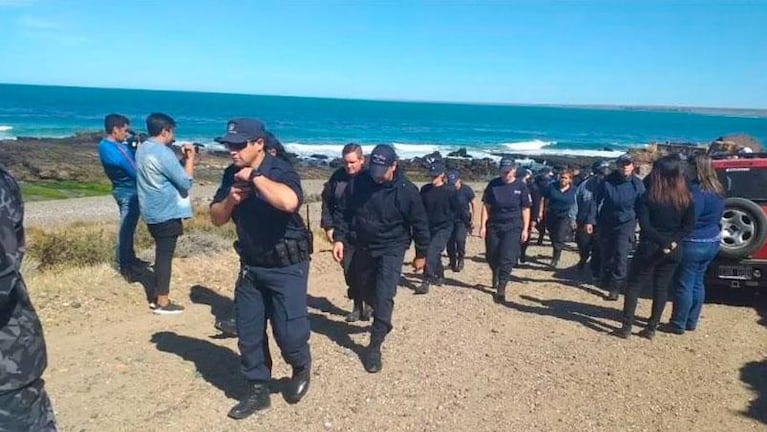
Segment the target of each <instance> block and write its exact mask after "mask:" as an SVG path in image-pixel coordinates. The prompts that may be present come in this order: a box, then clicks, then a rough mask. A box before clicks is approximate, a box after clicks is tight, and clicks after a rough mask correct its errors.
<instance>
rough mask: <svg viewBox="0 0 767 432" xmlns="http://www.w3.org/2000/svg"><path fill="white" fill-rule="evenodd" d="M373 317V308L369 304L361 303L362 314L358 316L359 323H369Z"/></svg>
mask: <svg viewBox="0 0 767 432" xmlns="http://www.w3.org/2000/svg"><path fill="white" fill-rule="evenodd" d="M372 316H373V308H372V307H371V306H370V305H369V304H365V303H362V314H360V320H361V321H370V318H371V317H372Z"/></svg>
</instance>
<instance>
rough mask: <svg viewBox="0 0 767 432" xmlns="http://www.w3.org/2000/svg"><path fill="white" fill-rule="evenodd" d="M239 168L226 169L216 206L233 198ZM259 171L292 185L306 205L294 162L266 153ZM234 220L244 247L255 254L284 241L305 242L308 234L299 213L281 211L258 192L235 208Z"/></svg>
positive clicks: (216, 196) (240, 244)
mask: <svg viewBox="0 0 767 432" xmlns="http://www.w3.org/2000/svg"><path fill="white" fill-rule="evenodd" d="M238 169H239V168H238V167H236V166H234V165H230V166H229V167H227V168H226V170H225V171H224V176H223V178H222V179H221V186H220V187H219V188H218V190H217V191H216V195H215V197H214V198H213V203H214V204H215V203H217V202H221V201H223V200H225V199H226V197H227V195H229V190H230V189H231V187H232V185H233V184H234V174H235V173H236V172H237V170H238ZM259 171H261V172H262V173H263V175H264V177H266V178H268V179H270V180H274V181H276V182H279V183H282V184H284V185H286V186H288V187H289V188H290V189H292V190H293V192H295V193H296V195H298V203H299V206H300V205H301V204H302V203H303V201H304V193H303V190H302V189H301V179H300V178H299V177H298V174H297V173H296V172H295V170H293V167H292V166H291V165H290V163H288V162H286V161H284V160H282V159H278V158H275V157H273V156H271V155H270V154H266V157H265V158H264V160H263V161H262V162H261V166H260V167H259ZM232 220H233V221H234V224H235V226H236V227H237V240H238V242H239V246H240V248H242V250H243V251H244V252H246V253H248V254H252V255H257V254H261V253H265V252H268V251H270V250H272V248H274V245H275V244H277V242H279V241H281V240H283V239H293V240H303V239H306V238H307V235H308V233H307V229H306V226H305V225H304V221H303V219H302V218H301V215H300V214H299V212H298V210H296V211H295V212H292V213H287V212H284V211H282V210H278V209H276V208H274V207H272V206H271V205H270V204H269V203H267V202H266V201H264V199H263V198H262V197H261V195H260V194H259V193H257V192H256V193H253V192H251V195H250V196H248V198H246V199H245V200H244V201H243V202H241V203H240V204H239V205H238V206H236V207H235V208H234V210H233V211H232Z"/></svg>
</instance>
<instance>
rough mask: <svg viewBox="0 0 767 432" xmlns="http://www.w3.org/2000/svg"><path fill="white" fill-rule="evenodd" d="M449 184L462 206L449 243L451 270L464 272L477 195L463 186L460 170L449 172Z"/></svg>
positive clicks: (448, 251) (466, 186)
mask: <svg viewBox="0 0 767 432" xmlns="http://www.w3.org/2000/svg"><path fill="white" fill-rule="evenodd" d="M447 184H449V185H451V186H454V187H455V190H456V192H457V198H458V203H459V206H460V212H459V213H458V214H457V215H456V218H455V221H454V222H453V231H452V232H451V233H450V238H449V239H448V241H447V256H448V258H449V259H450V268H451V269H452V270H453V271H454V272H459V271H461V270H463V257H464V256H465V255H466V236H467V235H468V233H469V232H471V230H472V220H473V217H474V196H475V195H474V190H472V188H471V187H469V185H466V184H463V181H462V180H461V173H460V172H459V171H458V170H450V171H448V172H447Z"/></svg>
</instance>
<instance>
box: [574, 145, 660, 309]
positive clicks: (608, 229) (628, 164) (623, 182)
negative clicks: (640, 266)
mask: <svg viewBox="0 0 767 432" xmlns="http://www.w3.org/2000/svg"><path fill="white" fill-rule="evenodd" d="M644 191H645V187H644V185H643V184H642V181H641V180H640V179H639V178H638V177H637V176H635V175H634V161H633V159H632V158H631V155H629V154H624V155H621V156H620V157H619V158H618V159H617V160H616V169H615V171H613V172H612V173H611V174H610V175H608V176H607V177H606V178H605V180H604V181H603V182H601V183H600V184H599V187H598V188H597V193H596V196H595V198H594V199H593V200H592V201H591V204H590V206H589V214H588V218H587V223H586V225H585V226H584V228H585V229H586V231H587V232H588V231H591V232H593V230H594V225H596V226H597V227H598V230H599V243H600V248H601V251H600V252H601V254H602V268H601V271H600V283H599V284H600V286H601V287H602V288H607V289H609V294H608V296H607V300H610V301H615V300H618V293H619V292H620V291H622V290H624V289H625V287H626V274H627V271H628V255H629V252H630V250H631V247H632V245H633V244H634V236H635V232H636V222H637V208H638V206H639V202H640V198H641V197H642V194H644Z"/></svg>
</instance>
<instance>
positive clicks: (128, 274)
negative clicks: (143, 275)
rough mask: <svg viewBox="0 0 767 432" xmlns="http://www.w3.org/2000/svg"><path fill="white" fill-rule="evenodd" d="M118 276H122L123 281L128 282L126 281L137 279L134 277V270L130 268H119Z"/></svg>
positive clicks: (131, 281) (130, 281)
mask: <svg viewBox="0 0 767 432" xmlns="http://www.w3.org/2000/svg"><path fill="white" fill-rule="evenodd" d="M120 276H122V278H123V279H125V282H128V283H133V282H136V281H137V280H138V278H137V277H136V272H134V271H133V270H131V269H130V268H124V269H120Z"/></svg>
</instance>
